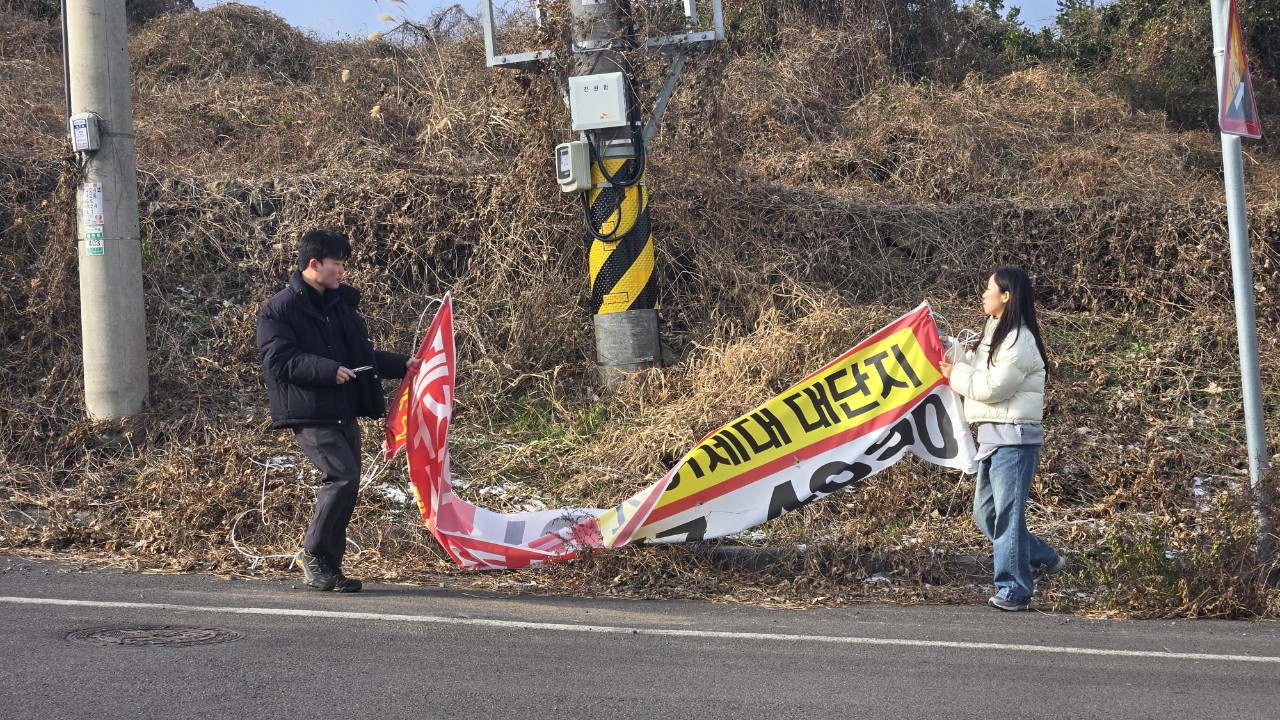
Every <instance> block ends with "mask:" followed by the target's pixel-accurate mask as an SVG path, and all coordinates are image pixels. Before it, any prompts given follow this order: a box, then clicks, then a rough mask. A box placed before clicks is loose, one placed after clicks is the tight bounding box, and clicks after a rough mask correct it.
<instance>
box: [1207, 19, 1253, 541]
mask: <svg viewBox="0 0 1280 720" xmlns="http://www.w3.org/2000/svg"><path fill="white" fill-rule="evenodd" d="M1209 14H1210V15H1211V17H1212V21H1213V61H1214V66H1215V68H1216V70H1217V73H1216V77H1217V81H1218V94H1219V97H1218V103H1219V106H1221V104H1222V100H1223V98H1222V97H1221V94H1222V76H1223V73H1224V72H1225V69H1226V52H1227V18H1226V3H1225V2H1224V0H1210V2H1209ZM1220 134H1221V137H1222V169H1223V175H1224V182H1225V184H1226V191H1227V229H1228V235H1229V236H1230V241H1231V277H1232V284H1233V285H1234V287H1235V303H1236V335H1237V337H1238V339H1239V344H1240V384H1241V390H1242V392H1243V394H1244V423H1245V433H1246V437H1247V438H1248V443H1249V485H1250V487H1252V488H1253V490H1254V492H1255V493H1258V492H1259V491H1260V490H1261V487H1260V483H1261V479H1262V476H1263V475H1264V474H1266V471H1267V433H1266V428H1265V427H1264V416H1263V410H1262V379H1261V375H1260V373H1259V371H1258V328H1257V321H1256V317H1255V315H1254V309H1253V261H1252V258H1251V256H1250V250H1249V218H1248V215H1247V213H1246V209H1245V196H1244V163H1243V159H1242V155H1241V151H1240V136H1238V135H1232V134H1228V133H1220ZM1255 497H1257V495H1255ZM1265 518H1266V514H1265V513H1264V514H1262V516H1261V518H1260V519H1265ZM1263 532H1264V533H1265V532H1266V530H1265V528H1264V529H1263Z"/></svg>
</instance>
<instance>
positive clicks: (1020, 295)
mask: <svg viewBox="0 0 1280 720" xmlns="http://www.w3.org/2000/svg"><path fill="white" fill-rule="evenodd" d="M991 276H992V277H994V278H995V280H996V289H997V290H999V291H1000V292H1007V293H1009V302H1007V303H1005V306H1004V312H1003V313H1002V314H1001V315H1000V319H999V320H998V321H996V330H995V332H993V333H992V334H991V353H990V354H989V355H987V365H988V366H991V365H992V364H993V363H995V361H996V348H999V347H1000V344H1001V343H1003V342H1004V339H1005V338H1006V337H1008V335H1009V333H1010V332H1013V333H1014V335H1013V336H1014V338H1015V339H1016V338H1017V337H1018V335H1017V333H1018V328H1021V327H1022V326H1023V325H1025V326H1027V329H1028V330H1030V331H1031V337H1033V338H1035V340H1036V349H1037V350H1039V351H1040V359H1041V360H1043V361H1044V368H1045V372H1048V371H1049V353H1047V352H1045V350H1044V341H1043V340H1041V339H1040V323H1038V322H1036V292H1035V290H1032V289H1031V278H1029V277H1027V274H1026V273H1025V272H1023V270H1022V268H1016V267H1002V268H997V269H996V271H995V272H993V273H991Z"/></svg>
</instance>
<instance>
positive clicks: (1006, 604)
mask: <svg viewBox="0 0 1280 720" xmlns="http://www.w3.org/2000/svg"><path fill="white" fill-rule="evenodd" d="M987 604H988V605H990V606H991V607H993V608H995V609H997V610H1004V611H1005V612H1022V611H1023V610H1030V609H1031V601H1030V600H1028V601H1026V602H1022V603H1016V602H1013V601H1012V600H1005V599H1004V598H1002V597H1000V596H999V595H992V596H991V597H990V598H988V599H987Z"/></svg>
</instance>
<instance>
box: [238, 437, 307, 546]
mask: <svg viewBox="0 0 1280 720" xmlns="http://www.w3.org/2000/svg"><path fill="white" fill-rule="evenodd" d="M250 462H252V463H254V464H255V465H261V466H262V468H263V469H262V495H261V497H260V498H259V499H258V507H256V508H249V509H248V510H245V511H244V512H242V513H240V514H239V515H237V516H236V519H235V520H233V521H232V522H231V546H232V547H234V548H235V549H236V552H238V553H240V554H241V555H243V556H245V557H247V558H249V559H250V560H252V561H253V562H252V563H250V564H249V569H250V570H257V569H258V568H259V567H261V566H262V562H263V561H264V560H269V559H271V558H294V557H296V556H295V555H291V554H283V555H259V554H256V553H251V552H248V551H247V550H245V549H244V548H243V547H241V546H240V541H239V540H238V539H237V538H236V528H238V527H239V526H240V521H241V520H242V519H244V516H245V515H248V514H249V513H252V512H256V513H258V515H259V516H260V517H261V518H262V522H263V523H264V524H265V523H266V521H267V474H268V473H269V472H271V469H272V468H276V467H278V468H281V469H284V468H286V467H288V465H276V464H275V463H274V462H273V461H271V460H268V461H266V462H265V463H260V462H258V461H257V460H251V461H250ZM290 567H292V565H290Z"/></svg>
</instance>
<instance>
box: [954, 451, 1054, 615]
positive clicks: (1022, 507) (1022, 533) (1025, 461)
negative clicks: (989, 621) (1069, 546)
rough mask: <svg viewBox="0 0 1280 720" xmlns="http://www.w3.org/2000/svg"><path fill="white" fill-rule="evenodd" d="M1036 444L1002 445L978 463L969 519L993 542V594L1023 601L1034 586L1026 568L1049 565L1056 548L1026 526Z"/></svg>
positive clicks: (1034, 465)
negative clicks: (994, 568) (971, 514)
mask: <svg viewBox="0 0 1280 720" xmlns="http://www.w3.org/2000/svg"><path fill="white" fill-rule="evenodd" d="M1041 447H1042V446H1040V445H1008V446H1005V447H1000V448H996V451H995V453H994V454H992V455H991V457H988V458H986V459H984V460H982V461H981V462H980V463H978V485H977V488H976V489H975V491H974V494H973V519H974V521H975V522H977V523H978V527H979V528H981V530H982V534H983V535H986V536H987V539H988V540H990V541H991V543H992V544H993V545H994V546H995V566H996V576H995V585H996V595H998V596H1000V597H1002V598H1004V599H1005V600H1008V601H1010V602H1016V603H1025V602H1028V601H1030V600H1031V593H1032V592H1033V591H1034V590H1035V581H1034V580H1033V579H1032V575H1031V568H1033V567H1037V566H1040V565H1052V564H1053V563H1055V562H1056V561H1057V560H1058V553H1056V552H1054V550H1053V548H1051V547H1049V546H1048V545H1047V544H1046V543H1045V542H1044V541H1043V540H1041V539H1040V538H1038V537H1036V536H1035V535H1032V534H1031V533H1030V532H1029V531H1028V530H1027V493H1028V492H1030V490H1031V480H1032V479H1033V478H1034V477H1035V475H1036V466H1037V465H1039V463H1040V448H1041Z"/></svg>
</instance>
